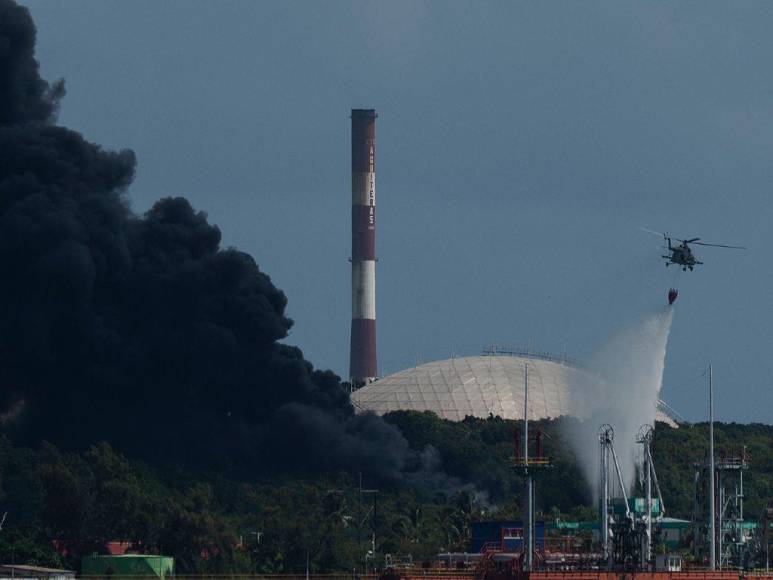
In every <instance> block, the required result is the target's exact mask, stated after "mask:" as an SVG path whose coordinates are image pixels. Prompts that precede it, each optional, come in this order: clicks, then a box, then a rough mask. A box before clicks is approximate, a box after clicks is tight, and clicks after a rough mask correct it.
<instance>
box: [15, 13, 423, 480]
mask: <svg viewBox="0 0 773 580" xmlns="http://www.w3.org/2000/svg"><path fill="white" fill-rule="evenodd" d="M34 46H35V27H34V24H33V22H32V20H31V18H30V15H29V13H28V12H27V10H26V9H25V8H22V7H19V6H17V5H16V4H15V3H13V2H11V1H10V0H0V268H2V270H1V271H0V280H2V283H0V393H1V394H0V397H1V398H2V400H0V403H2V409H0V413H4V415H3V416H7V417H11V416H12V415H20V416H19V417H18V418H17V419H16V420H14V421H13V429H14V430H15V435H16V436H18V437H20V438H22V439H23V440H26V441H39V440H43V439H45V440H49V441H52V442H55V443H56V444H58V445H61V446H64V447H67V448H82V447H84V446H86V445H88V444H90V443H93V442H94V441H97V440H102V439H106V440H108V441H110V442H111V443H113V444H114V445H115V446H116V447H118V448H120V449H122V450H124V451H125V452H128V453H131V454H134V455H137V456H141V457H145V458H148V459H152V460H159V461H173V462H183V463H186V464H188V465H206V466H209V467H212V466H217V467H222V468H229V467H230V468H233V469H239V470H246V471H251V472H256V473H260V472H266V471H269V472H270V471H272V470H277V469H282V470H300V469H314V470H327V469H345V468H350V469H357V470H362V471H367V472H371V473H373V474H377V475H381V476H385V477H399V474H400V472H401V471H402V470H403V469H404V468H405V467H406V464H407V462H409V461H411V460H412V456H411V452H410V450H409V449H408V445H407V443H406V441H405V439H404V438H403V437H402V435H401V434H400V432H399V431H398V430H397V429H396V428H395V427H392V426H390V425H388V424H386V423H385V422H384V421H382V420H381V419H379V418H377V417H375V416H372V415H359V416H358V415H355V414H354V411H353V409H352V406H351V404H350V403H349V399H348V396H347V394H346V392H345V391H344V389H343V388H342V385H341V381H340V379H339V378H338V377H337V376H336V375H334V374H333V373H331V372H320V371H316V370H314V369H313V367H312V365H311V364H310V363H309V362H307V361H306V360H305V359H304V358H303V355H302V353H301V352H300V351H299V350H298V349H297V348H293V347H291V346H286V345H283V344H280V343H279V342H278V341H279V340H281V339H283V338H284V337H286V336H287V333H288V330H289V329H290V327H291V326H292V321H291V320H290V319H289V318H288V317H287V316H286V315H285V306H286V303H287V299H286V297H285V295H284V294H283V293H282V292H281V291H280V290H279V289H277V288H276V287H275V286H274V285H273V284H272V282H271V279H270V278H269V277H268V276H267V275H266V274H264V273H263V272H261V271H260V269H259V268H258V265H257V264H256V263H255V261H254V260H253V259H252V258H251V257H250V256H248V255H247V254H245V253H243V252H239V251H237V250H235V249H223V248H221V246H220V241H221V236H220V231H219V230H218V228H217V227H216V226H214V225H211V224H209V223H208V221H207V217H206V215H205V214H204V213H202V212H197V211H196V210H194V209H193V208H192V207H191V205H190V204H189V203H188V201H187V200H185V199H183V198H179V197H178V198H167V199H162V200H160V201H158V202H157V203H156V204H155V205H154V206H153V208H152V209H151V210H150V211H149V212H147V214H145V215H144V216H136V215H134V214H132V212H131V211H130V210H129V208H128V205H127V202H126V199H125V197H124V195H125V190H126V188H127V187H128V186H129V184H130V183H131V181H132V178H133V176H134V168H135V158H134V154H133V153H132V152H131V151H128V150H125V151H120V152H114V151H105V150H103V149H102V148H100V147H99V146H97V145H94V144H92V143H89V142H88V141H86V140H85V139H84V138H83V137H82V136H81V135H80V134H78V133H76V132H74V131H71V130H69V129H66V128H63V127H59V126H56V125H55V124H54V123H55V115H56V110H57V103H58V100H59V98H60V97H61V96H62V95H63V94H64V87H63V84H62V83H61V82H60V83H56V84H54V85H50V84H48V83H47V82H45V81H44V80H42V79H41V78H40V76H39V72H38V63H37V62H36V60H35V58H34ZM413 459H414V460H415V457H414V458H413Z"/></svg>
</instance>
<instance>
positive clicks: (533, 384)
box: [352, 355, 676, 425]
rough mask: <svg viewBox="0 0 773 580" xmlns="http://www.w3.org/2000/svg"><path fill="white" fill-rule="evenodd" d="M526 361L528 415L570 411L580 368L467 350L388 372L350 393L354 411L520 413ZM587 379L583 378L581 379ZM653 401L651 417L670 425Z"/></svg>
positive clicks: (451, 415) (457, 416)
mask: <svg viewBox="0 0 773 580" xmlns="http://www.w3.org/2000/svg"><path fill="white" fill-rule="evenodd" d="M526 364H528V365H529V419H531V420H536V419H544V418H556V417H560V416H562V415H570V414H571V409H570V406H571V399H570V385H571V384H572V383H580V382H581V381H580V380H579V379H580V378H581V375H583V374H586V373H585V371H584V370H582V369H581V368H579V367H576V366H571V365H570V364H567V363H563V362H557V361H554V360H545V359H542V358H531V357H528V356H514V355H496V356H492V355H486V356H469V357H458V358H451V359H445V360H440V361H434V362H429V363H426V364H422V365H419V366H416V367H413V368H409V369H406V370H403V371H399V372H397V373H394V374H392V375H388V376H386V377H383V378H381V379H378V380H376V381H375V382H373V383H371V384H370V385H367V386H365V387H363V388H361V389H359V390H357V391H355V392H354V393H352V402H353V403H354V405H355V407H356V408H357V409H358V410H360V411H367V410H369V411H373V412H375V413H377V414H379V415H383V414H386V413H389V412H391V411H399V410H416V411H425V410H426V411H433V412H434V413H435V414H437V415H438V416H440V417H442V418H445V419H450V420H452V421H460V420H462V419H464V417H465V416H467V415H471V416H474V417H480V418H486V417H488V416H489V414H493V415H498V416H500V417H503V418H505V419H523V398H524V390H525V389H524V368H525V366H526ZM586 380H587V379H586ZM668 409H669V408H668V406H667V405H665V404H664V403H663V402H662V401H659V402H658V411H657V420H659V421H664V422H666V423H669V424H671V425H676V422H675V420H674V418H673V417H672V416H671V415H670V413H667V411H668Z"/></svg>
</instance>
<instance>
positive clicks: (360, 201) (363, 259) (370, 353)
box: [349, 109, 377, 388]
mask: <svg viewBox="0 0 773 580" xmlns="http://www.w3.org/2000/svg"><path fill="white" fill-rule="evenodd" d="M376 116H377V115H376V111H375V110H374V109H352V335H351V350H350V354H349V377H350V379H351V381H352V386H353V387H355V388H356V387H359V386H361V385H365V384H368V383H369V382H371V381H372V380H373V379H375V378H376V368H377V366H376Z"/></svg>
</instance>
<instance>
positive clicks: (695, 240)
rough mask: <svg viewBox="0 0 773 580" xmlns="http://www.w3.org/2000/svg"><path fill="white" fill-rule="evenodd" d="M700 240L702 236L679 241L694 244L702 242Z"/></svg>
mask: <svg viewBox="0 0 773 580" xmlns="http://www.w3.org/2000/svg"><path fill="white" fill-rule="evenodd" d="M698 240H700V238H692V239H690V240H679V241H680V242H684V243H685V244H692V243H697V244H700V242H699V241H698Z"/></svg>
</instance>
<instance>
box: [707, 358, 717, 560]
mask: <svg viewBox="0 0 773 580" xmlns="http://www.w3.org/2000/svg"><path fill="white" fill-rule="evenodd" d="M714 477H715V475H714V369H713V368H712V366H711V365H709V545H710V549H711V551H710V553H709V568H710V569H711V570H716V569H717V559H716V558H717V545H716V542H717V533H716V529H715V527H714V526H715V521H714V520H715V519H716V514H715V512H714V509H715V506H714Z"/></svg>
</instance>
